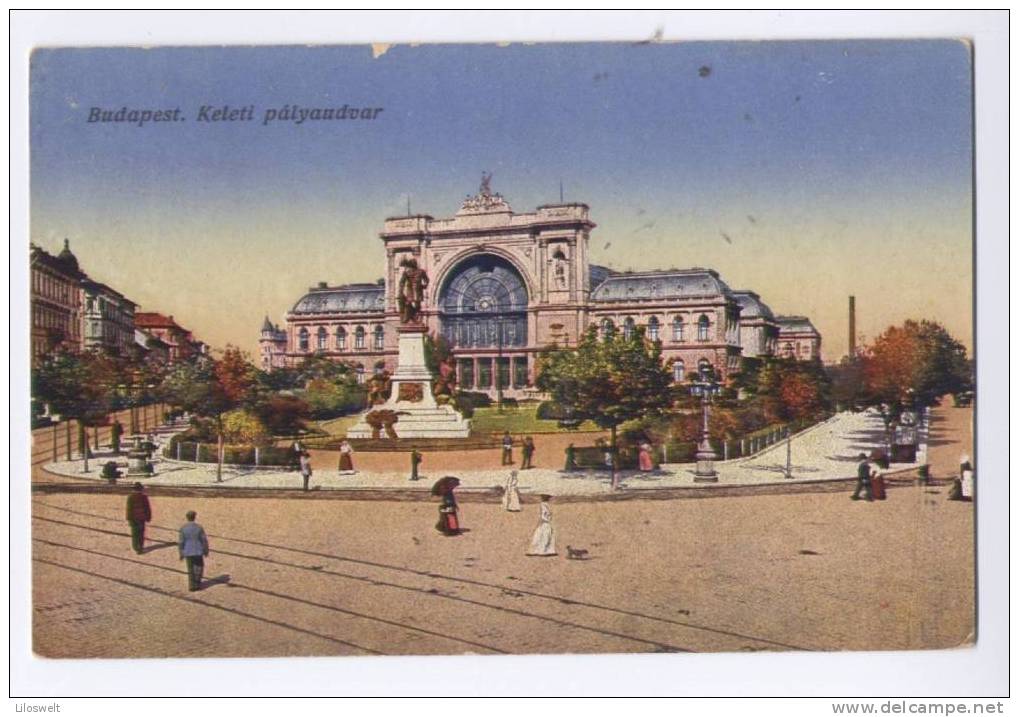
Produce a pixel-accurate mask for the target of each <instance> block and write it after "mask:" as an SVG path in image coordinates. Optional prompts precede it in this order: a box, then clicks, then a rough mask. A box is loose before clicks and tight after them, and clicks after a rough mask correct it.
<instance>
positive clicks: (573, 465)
mask: <svg viewBox="0 0 1019 717" xmlns="http://www.w3.org/2000/svg"><path fill="white" fill-rule="evenodd" d="M566 470H567V471H575V470H577V449H576V448H574V447H573V444H572V443H571V444H570V445H568V446H566Z"/></svg>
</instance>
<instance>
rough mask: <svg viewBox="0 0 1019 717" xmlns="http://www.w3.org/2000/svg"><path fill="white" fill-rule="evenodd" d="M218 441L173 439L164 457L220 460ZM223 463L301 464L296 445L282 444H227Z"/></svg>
mask: <svg viewBox="0 0 1019 717" xmlns="http://www.w3.org/2000/svg"><path fill="white" fill-rule="evenodd" d="M217 448H218V446H217V445H216V444H215V443H199V442H197V441H176V440H171V441H170V442H169V443H168V444H167V445H166V447H165V448H164V449H163V457H164V458H169V459H171V460H175V461H181V462H188V463H216V462H217V458H216V451H217ZM223 463H229V464H230V465H241V466H264V467H266V468H272V467H276V468H296V467H297V466H298V465H299V459H298V456H297V453H295V452H294V450H293V448H283V447H279V446H230V445H228V446H224V447H223Z"/></svg>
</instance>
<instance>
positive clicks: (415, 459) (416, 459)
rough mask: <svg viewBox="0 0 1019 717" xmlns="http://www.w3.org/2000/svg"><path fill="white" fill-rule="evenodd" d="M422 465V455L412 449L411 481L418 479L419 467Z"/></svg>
mask: <svg viewBox="0 0 1019 717" xmlns="http://www.w3.org/2000/svg"><path fill="white" fill-rule="evenodd" d="M419 465H421V454H420V453H418V452H417V451H416V450H414V449H411V452H410V479H411V480H417V479H418V466H419Z"/></svg>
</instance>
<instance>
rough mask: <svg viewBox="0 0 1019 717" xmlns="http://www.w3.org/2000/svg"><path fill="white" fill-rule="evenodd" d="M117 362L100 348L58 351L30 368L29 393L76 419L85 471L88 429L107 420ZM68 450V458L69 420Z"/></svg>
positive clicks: (59, 412) (67, 419)
mask: <svg viewBox="0 0 1019 717" xmlns="http://www.w3.org/2000/svg"><path fill="white" fill-rule="evenodd" d="M117 376H118V372H117V366H116V364H115V362H114V361H113V359H111V358H110V357H109V356H107V355H105V354H102V353H99V352H91V351H90V352H85V353H80V354H71V353H58V354H55V355H53V356H51V357H49V358H48V359H47V360H46V361H44V362H43V363H42V364H41V365H40V366H38V367H37V368H36V369H35V370H34V371H33V372H32V394H33V395H34V396H35V397H36V398H38V399H39V400H41V401H43V402H45V403H47V404H49V407H50V412H51V413H58V414H60V416H61V418H62V419H64V420H66V421H70V420H72V419H73V420H76V421H77V422H78V446H79V449H80V450H81V455H82V459H83V460H84V470H85V471H86V472H87V471H88V469H89V467H88V458H89V447H88V435H87V429H88V427H89V426H98V425H101V424H103V423H105V422H106V420H107V416H108V415H109V413H110V411H111V410H112V407H113V399H114V393H115V387H116V384H117ZM67 430H68V441H67V446H68V447H67V452H68V459H70V452H71V447H70V446H71V441H70V430H71V424H70V423H69V422H68V423H67Z"/></svg>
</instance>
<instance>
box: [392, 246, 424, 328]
mask: <svg viewBox="0 0 1019 717" xmlns="http://www.w3.org/2000/svg"><path fill="white" fill-rule="evenodd" d="M400 266H402V267H403V275H402V276H401V277H400V285H399V287H398V289H397V294H396V304H397V307H398V308H399V309H400V323H401V324H419V323H421V321H420V319H421V306H422V305H423V304H424V300H425V289H427V288H428V274H426V273H425V270H424V269H419V268H418V263H417V261H416V260H415V259H413V258H410V259H404V260H403V261H401V262H400Z"/></svg>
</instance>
